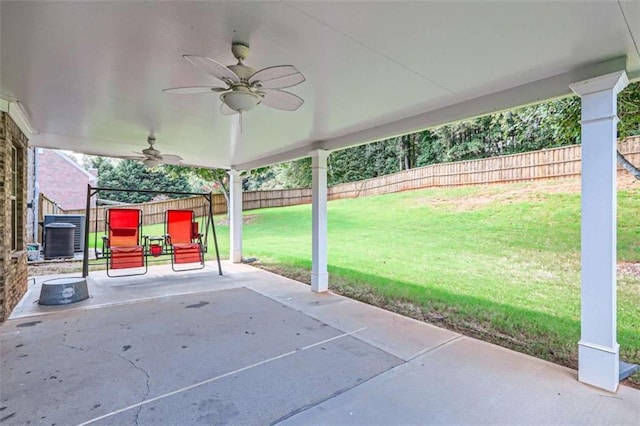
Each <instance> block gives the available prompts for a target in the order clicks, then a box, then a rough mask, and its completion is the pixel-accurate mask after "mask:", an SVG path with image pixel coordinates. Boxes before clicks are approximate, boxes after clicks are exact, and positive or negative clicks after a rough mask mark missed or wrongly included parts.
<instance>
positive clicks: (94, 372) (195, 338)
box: [0, 262, 640, 425]
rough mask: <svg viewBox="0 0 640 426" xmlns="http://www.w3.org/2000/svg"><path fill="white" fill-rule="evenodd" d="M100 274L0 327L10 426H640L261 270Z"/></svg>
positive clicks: (623, 397) (551, 369) (621, 401)
mask: <svg viewBox="0 0 640 426" xmlns="http://www.w3.org/2000/svg"><path fill="white" fill-rule="evenodd" d="M223 269H224V273H225V275H224V276H219V275H218V274H217V270H216V267H215V264H214V263H211V264H210V265H208V266H207V267H206V268H205V269H204V270H202V271H197V272H182V273H173V272H171V270H170V267H169V266H155V267H152V268H150V270H149V274H147V275H146V276H141V277H130V278H117V279H116V278H107V277H106V276H105V274H104V272H92V273H91V275H90V277H89V292H90V294H91V297H90V299H88V300H86V301H82V302H78V303H75V304H72V305H67V306H53V307H45V306H39V305H37V303H35V301H36V300H37V298H38V296H39V291H40V285H41V283H42V281H44V280H46V279H49V278H52V277H37V279H36V282H35V283H30V286H29V287H30V288H29V292H28V293H27V295H26V296H25V297H24V298H23V300H22V301H21V303H20V304H19V305H18V306H17V307H16V309H15V310H14V312H13V314H12V315H11V317H10V319H9V320H8V321H7V322H5V323H4V324H3V325H2V326H0V343H1V346H0V353H1V355H2V362H1V365H0V374H1V375H0V379H1V389H0V392H1V394H0V423H2V424H3V425H5V424H7V425H13V424H20V425H24V424H48V425H52V424H56V425H72V424H75V425H79V424H101V425H107V424H117V425H122V424H139V425H159V424H172V425H177V424H180V425H186V424H273V423H285V424H576V425H577V424H580V425H584V424H608V425H612V424H629V425H632V424H633V425H637V424H640V391H637V390H635V389H631V388H628V387H625V386H621V387H620V388H619V390H618V392H617V393H615V394H612V393H608V392H605V391H601V390H598V389H594V388H591V387H589V386H585V385H583V384H580V383H579V382H577V380H576V372H575V371H573V370H570V369H567V368H564V367H561V366H558V365H555V364H551V363H548V362H546V361H542V360H539V359H536V358H532V357H530V356H527V355H523V354H520V353H517V352H513V351H510V350H507V349H504V348H500V347H498V346H495V345H491V344H488V343H484V342H481V341H478V340H475V339H472V338H469V337H466V336H462V335H459V334H456V333H453V332H451V331H448V330H443V329H440V328H437V327H434V326H431V325H428V324H424V323H421V322H418V321H415V320H413V319H409V318H405V317H402V316H400V315H396V314H394V313H390V312H387V311H384V310H381V309H378V308H375V307H372V306H369V305H366V304H363V303H360V302H357V301H353V300H350V299H348V298H345V297H342V296H338V295H334V294H330V293H329V294H314V293H312V292H310V291H309V287H308V286H306V285H304V284H301V283H298V282H296V281H292V280H289V279H287V278H283V277H280V276H277V275H274V274H271V273H269V272H265V271H262V270H260V269H256V268H253V267H251V266H247V265H234V264H230V263H228V262H225V263H223Z"/></svg>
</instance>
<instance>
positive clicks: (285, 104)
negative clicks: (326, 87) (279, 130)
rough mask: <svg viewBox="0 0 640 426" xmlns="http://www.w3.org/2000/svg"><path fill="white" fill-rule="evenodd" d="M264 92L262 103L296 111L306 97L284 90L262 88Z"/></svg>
mask: <svg viewBox="0 0 640 426" xmlns="http://www.w3.org/2000/svg"><path fill="white" fill-rule="evenodd" d="M259 93H264V98H263V99H262V104H263V105H266V106H268V107H271V108H275V109H281V110H284V111H295V110H297V109H298V108H300V107H301V106H302V104H303V103H304V99H302V98H301V97H300V96H297V95H294V94H293V93H289V92H285V91H284V90H275V89H273V90H269V89H266V90H261V91H260V92H259Z"/></svg>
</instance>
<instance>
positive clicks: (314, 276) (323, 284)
mask: <svg viewBox="0 0 640 426" xmlns="http://www.w3.org/2000/svg"><path fill="white" fill-rule="evenodd" d="M311 291H314V292H316V293H324V292H326V291H329V274H328V273H327V272H312V273H311Z"/></svg>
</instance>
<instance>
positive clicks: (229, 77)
mask: <svg viewBox="0 0 640 426" xmlns="http://www.w3.org/2000/svg"><path fill="white" fill-rule="evenodd" d="M182 57H183V58H185V59H186V60H187V61H189V62H190V63H191V64H193V65H194V66H196V67H198V68H200V69H201V70H202V71H204V72H206V73H208V74H211V75H212V76H214V77H215V78H217V79H218V80H222V81H224V82H225V83H227V84H229V82H233V83H238V82H239V81H240V78H239V77H238V76H237V75H236V73H234V72H233V71H231V70H230V69H229V68H227V67H226V66H224V65H222V64H221V63H220V62H216V61H214V60H213V59H211V58H207V57H206V56H196V55H183V56H182Z"/></svg>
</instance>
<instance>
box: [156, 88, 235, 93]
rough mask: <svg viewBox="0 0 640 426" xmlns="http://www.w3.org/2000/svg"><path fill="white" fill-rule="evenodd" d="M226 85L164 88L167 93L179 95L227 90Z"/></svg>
mask: <svg viewBox="0 0 640 426" xmlns="http://www.w3.org/2000/svg"><path fill="white" fill-rule="evenodd" d="M227 90H229V89H227V88H225V87H211V86H188V87H172V88H170V89H162V91H163V92H165V93H175V94H177V95H192V94H196V93H209V92H216V93H220V92H226V91H227Z"/></svg>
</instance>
